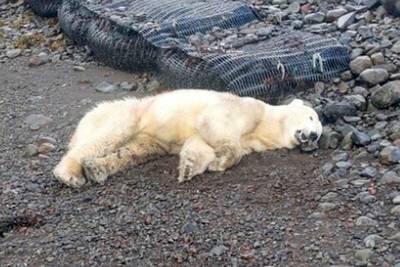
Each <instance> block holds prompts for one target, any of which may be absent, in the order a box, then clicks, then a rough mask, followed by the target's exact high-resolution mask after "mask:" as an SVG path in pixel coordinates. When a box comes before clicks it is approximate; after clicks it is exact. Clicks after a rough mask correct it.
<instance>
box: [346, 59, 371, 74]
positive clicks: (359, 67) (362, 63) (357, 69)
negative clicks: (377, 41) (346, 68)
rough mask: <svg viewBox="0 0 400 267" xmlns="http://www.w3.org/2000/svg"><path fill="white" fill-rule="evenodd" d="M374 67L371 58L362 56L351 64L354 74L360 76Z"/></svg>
mask: <svg viewBox="0 0 400 267" xmlns="http://www.w3.org/2000/svg"><path fill="white" fill-rule="evenodd" d="M371 67H372V60H371V58H370V57H369V56H360V57H357V58H355V59H353V60H352V61H351V62H350V69H351V71H352V72H353V73H354V74H360V73H361V72H363V71H364V70H366V69H369V68H371Z"/></svg>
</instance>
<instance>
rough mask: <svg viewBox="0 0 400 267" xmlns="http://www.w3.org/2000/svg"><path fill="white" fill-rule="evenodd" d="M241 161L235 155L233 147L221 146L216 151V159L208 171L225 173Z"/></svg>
mask: <svg viewBox="0 0 400 267" xmlns="http://www.w3.org/2000/svg"><path fill="white" fill-rule="evenodd" d="M239 160H240V157H238V156H237V153H235V149H234V148H232V147H231V146H221V147H220V148H218V149H216V150H215V159H214V160H213V161H212V162H211V163H210V165H209V166H208V169H209V170H210V171H219V172H222V171H225V170H226V169H228V168H230V167H232V166H233V165H235V164H236V163H237V162H238V161H239Z"/></svg>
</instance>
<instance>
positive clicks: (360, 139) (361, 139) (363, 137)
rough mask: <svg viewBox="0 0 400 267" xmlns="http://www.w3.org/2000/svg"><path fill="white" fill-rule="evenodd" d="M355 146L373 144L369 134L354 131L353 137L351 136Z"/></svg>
mask: <svg viewBox="0 0 400 267" xmlns="http://www.w3.org/2000/svg"><path fill="white" fill-rule="evenodd" d="M351 137H352V140H353V142H354V144H356V145H359V146H366V145H368V144H370V143H371V137H369V135H368V134H366V133H363V132H361V131H359V130H357V129H354V130H353V135H352V136H351Z"/></svg>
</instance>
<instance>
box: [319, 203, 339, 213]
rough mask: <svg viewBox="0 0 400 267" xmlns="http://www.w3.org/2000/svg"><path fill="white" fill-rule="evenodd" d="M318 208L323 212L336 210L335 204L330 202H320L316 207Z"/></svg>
mask: <svg viewBox="0 0 400 267" xmlns="http://www.w3.org/2000/svg"><path fill="white" fill-rule="evenodd" d="M318 208H319V209H321V210H322V211H323V212H327V211H331V210H334V209H336V204H335V203H331V202H322V203H320V204H319V205H318Z"/></svg>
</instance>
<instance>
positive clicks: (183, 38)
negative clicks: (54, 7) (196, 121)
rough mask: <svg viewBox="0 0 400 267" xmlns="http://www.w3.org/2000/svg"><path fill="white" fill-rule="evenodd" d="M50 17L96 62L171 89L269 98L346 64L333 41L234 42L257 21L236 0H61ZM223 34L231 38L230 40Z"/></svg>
mask: <svg viewBox="0 0 400 267" xmlns="http://www.w3.org/2000/svg"><path fill="white" fill-rule="evenodd" d="M31 1H34V0H31ZM37 1H38V2H41V1H45V2H47V1H50V0H37ZM58 16H59V19H60V24H61V27H62V29H63V30H64V31H65V32H66V33H67V34H68V35H69V36H70V37H71V38H72V39H73V40H75V41H76V42H78V43H79V44H83V45H88V46H89V47H90V48H91V49H92V51H93V52H94V55H95V56H96V57H97V58H99V59H100V60H102V61H104V62H106V63H107V64H110V65H113V66H116V67H119V68H123V69H135V70H147V69H152V70H156V71H157V72H158V73H159V75H160V78H161V79H162V80H163V81H164V82H165V83H168V85H169V86H174V87H191V88H211V89H217V90H229V91H232V92H234V93H236V94H239V95H246V96H260V97H264V98H267V99H268V100H270V101H274V100H279V98H280V97H281V96H283V95H284V94H285V93H287V92H288V91H290V90H291V89H295V88H298V87H299V86H302V85H305V84H308V83H310V82H315V81H319V80H326V79H330V78H332V77H334V76H335V75H337V74H338V73H339V72H341V71H343V70H345V69H347V68H348V63H349V57H348V53H347V50H346V48H345V47H344V46H342V45H341V44H340V43H338V42H337V41H336V40H335V39H332V38H325V37H321V36H318V35H313V34H310V33H303V32H295V31H292V32H283V31H282V32H281V33H280V34H279V35H277V34H276V35H277V36H274V37H273V35H269V34H264V35H262V36H261V37H260V36H259V35H256V34H252V33H250V34H247V36H245V37H246V38H242V39H240V38H239V37H240V36H242V35H243V34H242V31H243V30H242V29H246V27H247V28H248V27H250V28H251V27H253V29H254V27H255V23H258V22H260V17H259V16H258V14H257V12H256V11H255V10H254V9H253V8H252V7H251V6H249V5H247V4H246V3H244V2H240V1H231V0H203V1H198V0H162V1H160V0H146V1H141V0H81V1H78V0H64V1H62V4H61V6H60V8H59V11H58ZM253 24H254V25H253ZM241 30H242V31H241ZM226 32H228V33H229V34H230V37H232V35H234V36H239V37H237V38H236V39H235V40H234V41H235V42H233V43H232V42H231V43H230V41H232V38H230V39H229V37H227V38H225V37H226V34H225V33H226ZM243 32H245V30H244V31H243ZM205 37H207V38H205ZM247 37H248V38H247ZM202 38H203V39H205V40H206V41H205V42H203V43H202V41H199V39H202ZM224 38H225V39H224ZM228 39H229V40H228Z"/></svg>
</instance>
